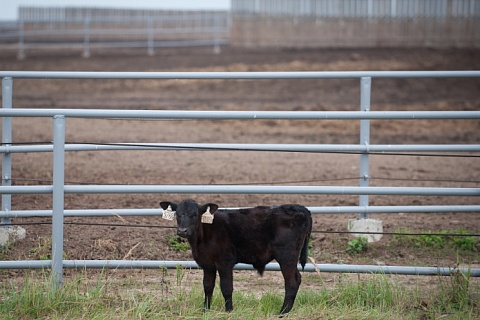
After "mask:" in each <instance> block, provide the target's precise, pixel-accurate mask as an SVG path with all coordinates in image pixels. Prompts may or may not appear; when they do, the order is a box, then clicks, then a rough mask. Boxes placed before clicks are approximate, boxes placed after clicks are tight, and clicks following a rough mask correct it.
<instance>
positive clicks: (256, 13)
mask: <svg viewBox="0 0 480 320" xmlns="http://www.w3.org/2000/svg"><path fill="white" fill-rule="evenodd" d="M0 44H1V48H4V49H5V48H6V49H13V50H18V57H19V58H24V57H25V55H26V51H27V50H30V49H36V48H75V49H81V50H82V52H83V56H84V57H88V56H89V55H90V49H91V48H112V47H113V48H146V49H147V52H148V54H150V55H152V54H154V52H155V48H158V47H178V46H213V47H214V51H215V52H219V50H220V46H221V45H227V44H231V45H235V46H246V47H257V46H267V47H299V48H304V47H479V46H480V0H296V1H292V0H232V1H231V11H163V10H126V9H98V8H54V7H53V8H52V7H48V8H45V7H22V8H20V11H19V18H18V21H15V22H11V21H10V22H0Z"/></svg>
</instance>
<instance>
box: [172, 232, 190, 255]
mask: <svg viewBox="0 0 480 320" xmlns="http://www.w3.org/2000/svg"><path fill="white" fill-rule="evenodd" d="M167 241H168V245H169V246H170V248H172V250H174V251H181V252H185V251H188V250H189V249H190V245H189V244H188V242H187V241H186V240H184V239H182V238H180V237H178V236H175V235H169V236H167Z"/></svg>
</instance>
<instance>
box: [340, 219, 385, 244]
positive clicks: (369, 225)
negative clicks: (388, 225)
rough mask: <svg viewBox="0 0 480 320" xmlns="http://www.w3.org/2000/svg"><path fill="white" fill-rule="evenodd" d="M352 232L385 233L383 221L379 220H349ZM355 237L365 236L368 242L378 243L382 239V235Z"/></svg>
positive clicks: (349, 227) (349, 229)
mask: <svg viewBox="0 0 480 320" xmlns="http://www.w3.org/2000/svg"><path fill="white" fill-rule="evenodd" d="M348 231H350V232H383V225H382V220H378V219H350V220H348ZM354 236H355V237H358V236H365V237H367V240H368V242H377V241H380V239H382V236H383V235H381V234H367V235H364V234H354Z"/></svg>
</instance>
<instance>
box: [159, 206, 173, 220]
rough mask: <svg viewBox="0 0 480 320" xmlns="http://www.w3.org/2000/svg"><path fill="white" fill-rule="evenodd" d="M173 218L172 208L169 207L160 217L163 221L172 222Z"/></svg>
mask: <svg viewBox="0 0 480 320" xmlns="http://www.w3.org/2000/svg"><path fill="white" fill-rule="evenodd" d="M174 217H175V212H174V211H172V207H171V206H168V208H167V209H165V210H163V215H162V218H163V219H165V220H173V218H174Z"/></svg>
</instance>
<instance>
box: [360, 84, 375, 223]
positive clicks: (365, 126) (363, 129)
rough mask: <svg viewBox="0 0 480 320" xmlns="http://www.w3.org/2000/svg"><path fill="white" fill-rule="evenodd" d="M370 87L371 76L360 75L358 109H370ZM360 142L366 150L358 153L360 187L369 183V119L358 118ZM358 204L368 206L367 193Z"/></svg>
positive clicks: (363, 213)
mask: <svg viewBox="0 0 480 320" xmlns="http://www.w3.org/2000/svg"><path fill="white" fill-rule="evenodd" d="M371 88H372V78H370V77H362V78H361V79H360V110H361V111H365V112H368V111H370V94H371ZM360 144H363V145H365V146H366V147H367V152H365V153H362V154H361V155H360V187H368V184H369V179H370V177H369V171H370V170H369V168H370V164H369V155H368V146H369V145H370V120H360ZM359 205H360V206H361V207H367V206H368V195H360V198H359ZM367 217H368V215H367V213H366V212H362V213H360V214H359V218H360V219H366V218H367Z"/></svg>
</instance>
